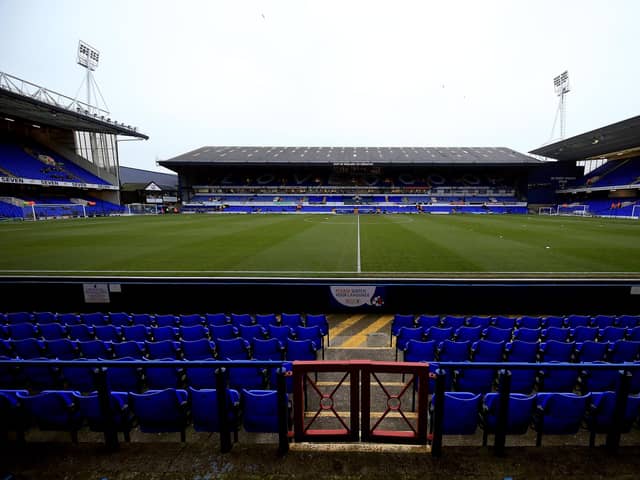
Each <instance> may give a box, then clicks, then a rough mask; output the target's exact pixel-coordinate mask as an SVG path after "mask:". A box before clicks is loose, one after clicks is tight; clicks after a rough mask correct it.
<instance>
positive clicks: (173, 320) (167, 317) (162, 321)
mask: <svg viewBox="0 0 640 480" xmlns="http://www.w3.org/2000/svg"><path fill="white" fill-rule="evenodd" d="M155 323H156V327H177V326H178V317H177V316H175V315H172V314H164V313H163V314H160V315H155Z"/></svg>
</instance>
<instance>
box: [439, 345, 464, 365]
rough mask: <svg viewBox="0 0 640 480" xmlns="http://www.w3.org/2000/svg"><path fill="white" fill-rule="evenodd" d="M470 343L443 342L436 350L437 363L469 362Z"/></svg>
mask: <svg viewBox="0 0 640 480" xmlns="http://www.w3.org/2000/svg"><path fill="white" fill-rule="evenodd" d="M470 346H471V342H454V341H452V340H444V341H443V342H440V343H439V344H438V348H437V349H436V353H437V357H438V361H439V362H467V361H469V347H470Z"/></svg>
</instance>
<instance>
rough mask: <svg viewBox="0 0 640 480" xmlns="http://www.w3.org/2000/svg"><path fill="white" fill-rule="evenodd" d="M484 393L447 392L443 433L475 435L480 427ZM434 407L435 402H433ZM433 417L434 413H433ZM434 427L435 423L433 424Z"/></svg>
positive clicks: (445, 395)
mask: <svg viewBox="0 0 640 480" xmlns="http://www.w3.org/2000/svg"><path fill="white" fill-rule="evenodd" d="M481 399H482V395H480V394H473V393H469V392H445V394H444V421H443V423H442V434H443V435H473V434H474V433H475V432H476V430H477V428H478V413H479V411H480V401H481ZM431 408H432V409H433V403H432V404H431ZM431 418H432V419H433V414H432V415H431ZM432 427H433V424H432Z"/></svg>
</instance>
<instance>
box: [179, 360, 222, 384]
mask: <svg viewBox="0 0 640 480" xmlns="http://www.w3.org/2000/svg"><path fill="white" fill-rule="evenodd" d="M198 360H203V361H207V362H211V364H212V366H211V368H209V367H186V368H185V377H186V378H185V382H186V384H187V385H188V386H189V387H193V388H216V368H217V367H216V366H215V362H216V360H215V359H214V358H200V359H198Z"/></svg>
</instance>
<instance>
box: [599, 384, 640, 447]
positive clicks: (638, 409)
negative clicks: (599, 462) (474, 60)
mask: <svg viewBox="0 0 640 480" xmlns="http://www.w3.org/2000/svg"><path fill="white" fill-rule="evenodd" d="M615 406H616V393H615V392H598V393H592V394H591V405H590V407H589V409H588V412H587V418H586V423H587V428H588V429H589V433H590V438H589V446H591V447H593V446H595V439H596V434H599V433H609V432H610V431H611V430H612V428H613V426H614V410H615ZM639 417H640V395H629V397H628V399H627V406H626V409H625V414H624V418H623V421H622V425H621V430H620V433H629V432H630V431H631V427H632V426H633V425H634V423H636V421H637V420H638V418H639Z"/></svg>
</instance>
